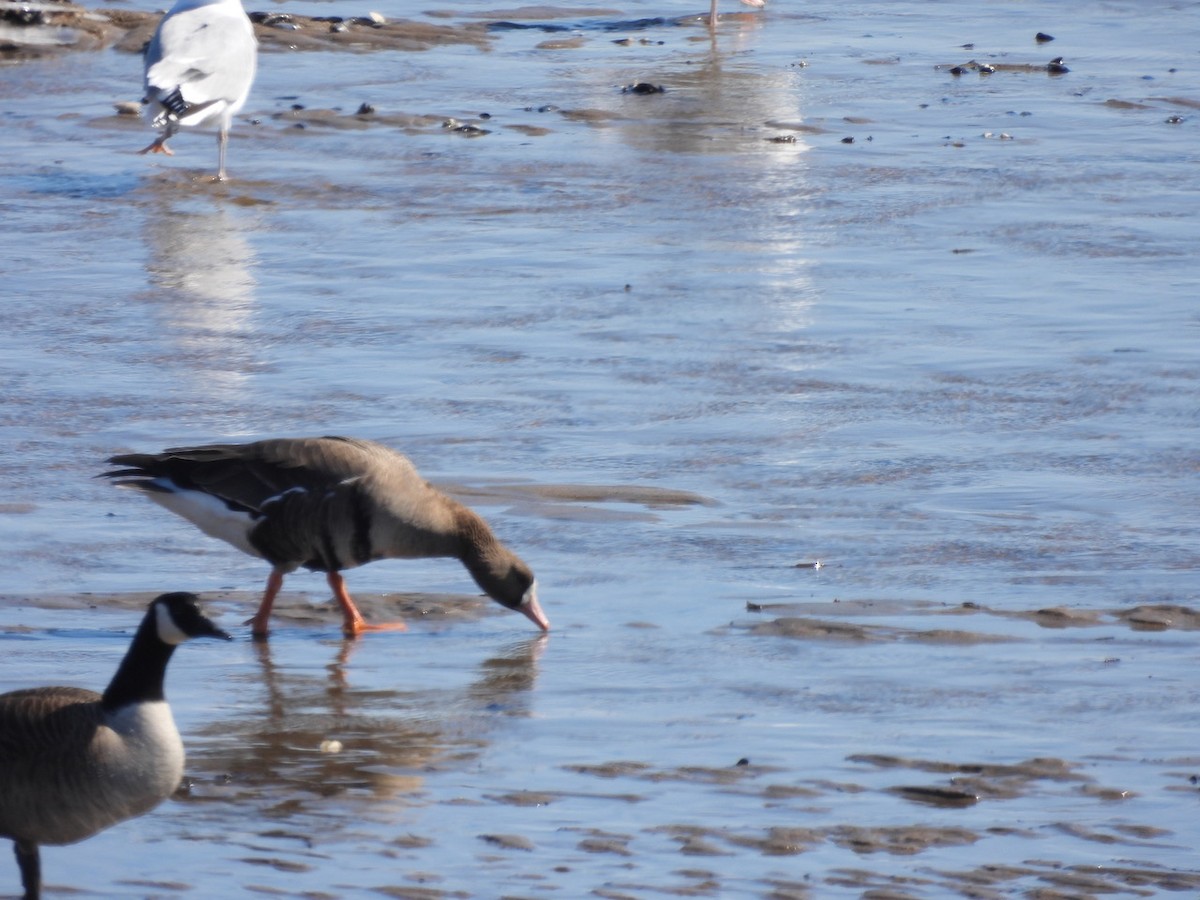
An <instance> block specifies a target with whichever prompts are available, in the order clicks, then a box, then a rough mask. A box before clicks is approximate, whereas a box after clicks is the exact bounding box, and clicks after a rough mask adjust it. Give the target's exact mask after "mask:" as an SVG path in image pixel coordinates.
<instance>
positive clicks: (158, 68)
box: [145, 0, 257, 107]
mask: <svg viewBox="0 0 1200 900" xmlns="http://www.w3.org/2000/svg"><path fill="white" fill-rule="evenodd" d="M256 50H257V42H256V41H255V39H254V29H253V26H252V25H251V24H250V20H249V19H248V18H246V14H245V12H244V11H243V10H242V7H241V4H240V3H237V2H230V0H209V2H201V3H196V2H194V0H192V2H188V0H184V2H181V3H179V4H177V5H176V6H175V8H174V9H172V10H171V11H170V12H169V13H167V15H166V16H164V17H163V20H162V22H160V23H159V26H158V30H157V31H156V32H155V34H154V38H153V39H152V40H151V41H150V44H149V45H148V46H147V48H146V77H145V81H146V92H147V94H149V95H150V96H152V97H154V96H155V95H157V94H159V93H161V94H169V93H170V92H171V91H173V90H174V89H175V88H179V89H180V92H181V93H182V95H183V99H184V102H186V103H187V105H188V106H208V105H209V104H212V103H221V104H222V105H236V106H239V107H240V106H241V104H242V103H243V102H244V101H245V98H246V95H247V94H248V93H249V91H250V84H251V82H253V80H254V71H255V65H256V57H257V53H256Z"/></svg>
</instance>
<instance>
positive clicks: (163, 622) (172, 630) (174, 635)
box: [154, 604, 188, 647]
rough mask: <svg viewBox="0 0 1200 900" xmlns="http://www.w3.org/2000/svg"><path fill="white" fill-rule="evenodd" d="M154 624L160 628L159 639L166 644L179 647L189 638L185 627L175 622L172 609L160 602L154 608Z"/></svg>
mask: <svg viewBox="0 0 1200 900" xmlns="http://www.w3.org/2000/svg"><path fill="white" fill-rule="evenodd" d="M154 625H155V628H156V629H157V630H158V638H159V640H161V641H162V642H163V643H164V644H170V645H171V646H172V647H178V646H179V645H180V644H182V643H183V642H184V641H186V640H187V639H188V636H187V634H185V633H184V631H183V629H182V628H180V627H179V626H178V625H176V624H175V619H174V618H173V617H172V616H171V611H170V610H169V609H167V607H166V606H164V605H162V604H159V605H158V606H157V607H155V609H154Z"/></svg>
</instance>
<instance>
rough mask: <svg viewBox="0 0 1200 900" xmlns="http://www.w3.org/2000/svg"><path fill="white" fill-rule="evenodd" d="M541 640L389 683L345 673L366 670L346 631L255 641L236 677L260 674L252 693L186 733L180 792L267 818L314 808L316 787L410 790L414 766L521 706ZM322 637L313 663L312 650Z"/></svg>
mask: <svg viewBox="0 0 1200 900" xmlns="http://www.w3.org/2000/svg"><path fill="white" fill-rule="evenodd" d="M548 639H549V638H548V636H546V635H540V636H536V637H532V638H528V639H525V640H521V641H517V642H515V643H512V644H509V645H508V646H507V647H505V648H503V649H502V650H500V651H499V652H498V653H497V654H496V655H495V656H492V657H490V658H486V659H484V660H483V661H482V662H480V663H479V665H478V668H477V670H476V672H475V676H474V677H473V678H472V679H471V680H470V681H469V682H467V683H466V684H458V685H453V684H452V685H449V686H439V685H438V684H437V683H436V682H435V679H431V678H430V675H429V673H428V672H424V673H422V672H420V671H419V664H417V663H414V671H413V675H414V679H413V680H414V685H413V686H399V687H394V688H392V687H389V688H379V687H377V686H375V685H361V686H360V685H358V684H356V682H359V681H362V680H365V679H359V678H358V677H357V676H358V674H359V670H358V669H357V668H355V667H352V666H351V658H352V657H353V656H354V655H356V652H358V651H359V650H360V645H359V644H357V643H356V642H354V641H338V642H336V643H334V642H321V643H319V644H315V645H311V644H310V645H308V646H307V647H301V648H299V649H298V651H297V650H292V651H290V652H289V655H288V656H287V657H286V658H281V659H279V658H277V656H276V654H278V652H279V648H278V647H276V646H275V645H273V644H269V643H264V642H254V643H253V644H252V645H251V646H252V647H253V652H254V653H255V654H256V656H257V671H254V670H253V668H254V667H251V668H250V669H248V670H247V672H246V674H245V675H243V676H239V680H243V681H245V682H246V684H245V685H243V686H242V687H241V688H239V689H238V691H237V693H240V694H243V695H249V694H250V693H251V688H250V685H251V684H261V685H262V695H261V701H260V700H258V699H257V698H254V699H250V698H249V697H248V698H247V699H246V700H243V701H241V702H240V703H239V704H238V706H237V707H236V708H235V710H234V711H233V716H232V717H230V718H226V719H224V720H220V721H216V722H214V723H213V724H211V725H210V726H208V727H207V728H205V729H204V730H203V731H201V732H200V733H198V734H197V735H196V736H195V737H194V738H193V740H192V743H191V745H190V747H189V751H190V752H189V764H188V771H189V774H190V776H191V778H192V783H191V786H190V796H191V797H192V798H193V799H199V800H207V801H215V800H221V801H223V803H222V805H224V804H225V803H228V802H234V803H236V804H238V805H242V804H249V805H250V806H253V807H259V808H261V809H260V811H265V812H266V813H267V816H266V818H267V819H268V820H270V819H271V818H277V817H278V816H283V817H284V818H288V817H290V816H291V815H293V814H303V813H312V814H316V815H323V813H322V810H321V805H320V803H316V802H314V800H315V799H316V798H330V797H336V796H341V797H342V798H343V799H347V800H351V801H352V800H354V799H355V798H358V799H362V798H370V799H374V800H378V799H389V798H396V797H406V796H407V797H410V798H413V799H414V801H415V799H416V795H417V794H418V792H419V791H420V789H421V787H422V784H423V773H427V772H431V771H437V770H441V769H445V768H454V767H457V766H460V765H462V764H464V763H465V762H467V761H469V760H471V759H473V758H475V757H476V756H477V755H478V754H479V753H480V752H481V751H482V750H483V749H484V748H485V747H486V746H487V745H488V744H489V732H490V731H491V730H492V729H494V728H496V727H497V725H498V723H499V722H501V721H502V720H503V717H506V716H514V715H516V716H523V715H526V714H527V713H528V703H529V696H528V695H529V692H530V691H531V689H532V688H533V687H534V684H535V682H536V678H537V664H538V660H539V658H540V657H541V655H542V653H543V651H544V649H545V646H546V642H547V641H548ZM331 646H332V647H333V648H335V649H334V650H333V653H332V656H330V657H329V659H328V661H327V662H325V663H324V664H323V665H322V664H321V663H320V662H319V661H318V660H317V659H315V658H314V657H315V653H314V651H316V650H318V649H321V650H327V649H329V648H330V647H331ZM388 674H389V675H390V676H394V675H395V672H394V670H392V671H390V672H389V673H388ZM441 676H442V672H440V671H439V672H438V673H437V677H438V678H441ZM452 678H453V676H452V675H449V674H447V675H446V676H445V680H447V681H448V680H450V679H452ZM417 682H419V683H417ZM431 682H433V683H431ZM228 814H229V813H228V810H226V811H225V812H224V813H222V814H221V815H222V816H228ZM254 815H255V816H257V815H259V813H255V814H254Z"/></svg>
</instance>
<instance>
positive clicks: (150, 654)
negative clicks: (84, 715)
mask: <svg viewBox="0 0 1200 900" xmlns="http://www.w3.org/2000/svg"><path fill="white" fill-rule="evenodd" d="M174 652H175V647H174V646H173V645H171V644H168V643H166V642H164V641H163V640H162V639H161V638H160V637H159V636H158V623H157V622H156V621H155V619H154V617H153V616H146V617H145V618H144V619H142V624H141V625H140V626H138V630H137V634H135V635H134V637H133V642H132V643H131V644H130V645H129V650H128V651H127V652H126V654H125V658H124V659H123V660H121V665H120V666H118V667H117V674H115V675H114V676H113V677H112V681H110V682H109V683H108V687H107V688H106V689H105V691H104V697H103V698H102V700H101V704H102V705H103V706H104V709H105V710H106V711H109V712H111V711H112V710H115V709H120V708H121V707H122V706H128V705H130V704H131V703H151V702H154V701H156V700H163V699H164V695H163V681H164V679H165V678H166V674H167V663H168V662H170V661H171V654H173V653H174Z"/></svg>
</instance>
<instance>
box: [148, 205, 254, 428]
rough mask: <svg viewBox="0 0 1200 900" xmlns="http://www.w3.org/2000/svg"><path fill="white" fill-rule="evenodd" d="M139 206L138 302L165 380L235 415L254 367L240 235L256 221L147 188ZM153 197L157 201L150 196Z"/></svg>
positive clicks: (250, 300)
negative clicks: (149, 193) (141, 280)
mask: <svg viewBox="0 0 1200 900" xmlns="http://www.w3.org/2000/svg"><path fill="white" fill-rule="evenodd" d="M152 189H153V190H154V191H155V194H156V196H155V197H153V198H151V201H150V202H149V203H148V204H147V206H146V226H145V242H146V254H147V255H146V275H147V279H148V282H149V287H148V289H147V291H146V292H145V293H144V294H143V295H142V296H140V297H139V298H137V299H139V300H140V301H142V302H143V303H145V304H146V305H147V306H148V307H150V312H151V315H152V316H153V319H154V320H155V323H156V326H157V327H156V328H154V329H152V330H153V332H154V334H153V335H151V336H150V339H152V340H154V341H156V342H157V343H158V346H157V347H156V348H155V350H156V351H157V356H158V357H159V358H160V359H161V360H162V361H163V362H164V363H165V365H164V370H165V372H166V373H168V374H167V377H175V373H176V372H178V377H179V378H180V380H181V381H182V382H184V385H185V388H184V389H186V390H188V391H189V392H191V393H193V394H194V395H196V396H197V398H198V399H203V400H204V401H206V402H212V403H214V404H217V405H222V406H224V407H225V408H236V407H237V406H238V405H239V401H240V400H242V399H243V398H244V395H245V391H246V382H247V381H248V379H249V378H250V376H251V374H252V373H253V372H254V371H255V370H256V368H258V367H259V366H260V365H261V363H260V361H259V359H258V357H259V356H260V353H261V341H260V338H259V336H258V334H257V333H256V326H255V312H256V297H255V291H256V287H257V283H256V281H255V277H254V274H253V273H254V269H255V267H256V266H257V263H258V259H257V255H256V253H255V250H254V248H253V246H252V245H251V243H250V241H249V240H248V239H247V235H248V234H249V233H251V232H253V231H254V230H256V228H258V227H259V226H258V225H257V223H256V221H255V219H256V214H255V213H254V212H252V211H249V210H245V209H242V208H240V207H232V206H230V205H229V204H227V203H225V202H223V201H222V200H221V199H220V198H208V197H191V198H190V197H188V196H186V195H185V196H174V192H176V191H178V189H179V185H177V184H174V183H170V182H164V183H162V184H155V185H153V186H152ZM159 192H161V193H162V194H163V196H157V194H158V193H159Z"/></svg>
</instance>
